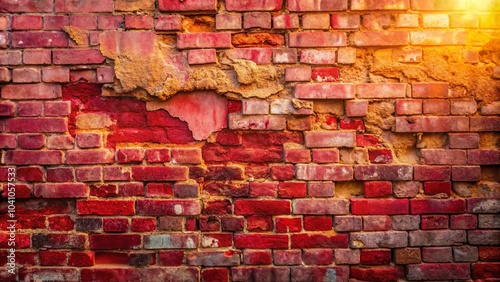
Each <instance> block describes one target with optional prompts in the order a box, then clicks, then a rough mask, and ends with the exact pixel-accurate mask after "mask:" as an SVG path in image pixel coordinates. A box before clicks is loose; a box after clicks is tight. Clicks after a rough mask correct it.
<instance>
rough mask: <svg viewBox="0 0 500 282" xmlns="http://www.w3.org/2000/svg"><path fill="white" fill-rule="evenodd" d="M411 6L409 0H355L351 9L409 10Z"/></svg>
mask: <svg viewBox="0 0 500 282" xmlns="http://www.w3.org/2000/svg"><path fill="white" fill-rule="evenodd" d="M409 8H410V1H409V0H390V1H383V2H380V1H376V0H354V1H353V2H351V10H408V9H409Z"/></svg>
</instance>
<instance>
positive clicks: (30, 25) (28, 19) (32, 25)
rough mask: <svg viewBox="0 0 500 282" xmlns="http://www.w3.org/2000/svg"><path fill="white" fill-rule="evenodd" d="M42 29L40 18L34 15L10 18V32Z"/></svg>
mask: <svg viewBox="0 0 500 282" xmlns="http://www.w3.org/2000/svg"><path fill="white" fill-rule="evenodd" d="M30 29H31V30H37V29H42V17H41V16H35V15H19V16H17V15H14V16H12V30H30Z"/></svg>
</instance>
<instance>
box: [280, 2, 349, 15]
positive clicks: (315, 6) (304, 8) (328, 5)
mask: <svg viewBox="0 0 500 282" xmlns="http://www.w3.org/2000/svg"><path fill="white" fill-rule="evenodd" d="M288 9H289V10H290V11H294V12H320V11H321V12H327V11H341V10H346V9H347V0H339V1H327V0H320V1H315V0H290V1H288Z"/></svg>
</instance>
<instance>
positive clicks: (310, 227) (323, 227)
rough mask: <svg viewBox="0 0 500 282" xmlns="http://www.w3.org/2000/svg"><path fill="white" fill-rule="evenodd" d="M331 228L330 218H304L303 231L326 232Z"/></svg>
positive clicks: (331, 221)
mask: <svg viewBox="0 0 500 282" xmlns="http://www.w3.org/2000/svg"><path fill="white" fill-rule="evenodd" d="M332 228H333V220H332V217H331V216H304V230H307V231H328V230H332Z"/></svg>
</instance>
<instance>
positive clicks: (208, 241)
mask: <svg viewBox="0 0 500 282" xmlns="http://www.w3.org/2000/svg"><path fill="white" fill-rule="evenodd" d="M201 246H202V247H203V248H218V247H219V240H217V239H216V238H213V237H210V236H204V237H203V238H202V240H201Z"/></svg>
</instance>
